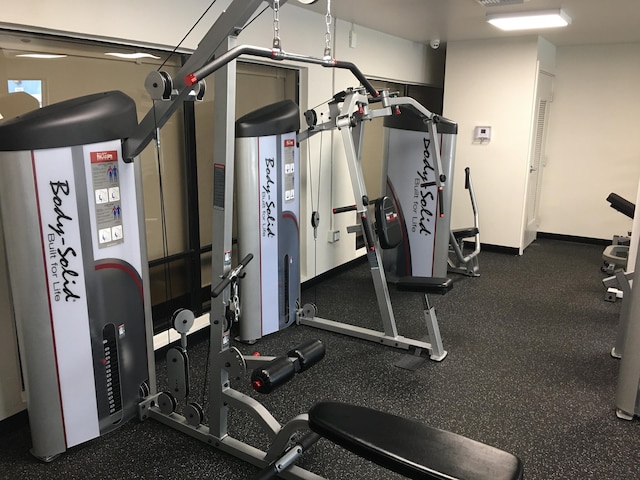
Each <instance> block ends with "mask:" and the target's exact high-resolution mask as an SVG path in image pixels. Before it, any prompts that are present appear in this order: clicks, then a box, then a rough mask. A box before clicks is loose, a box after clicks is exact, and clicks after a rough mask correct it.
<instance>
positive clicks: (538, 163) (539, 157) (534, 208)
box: [521, 70, 553, 253]
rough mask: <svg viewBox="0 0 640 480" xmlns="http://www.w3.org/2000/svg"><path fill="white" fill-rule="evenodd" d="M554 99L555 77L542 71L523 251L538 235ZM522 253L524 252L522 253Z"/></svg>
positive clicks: (530, 158)
mask: <svg viewBox="0 0 640 480" xmlns="http://www.w3.org/2000/svg"><path fill="white" fill-rule="evenodd" d="M552 98H553V75H551V74H550V73H547V72H544V71H542V70H541V71H540V72H539V73H538V88H537V91H536V110H535V112H534V117H533V118H534V124H533V132H532V134H533V137H532V146H531V151H530V154H529V174H528V178H527V198H526V200H525V227H524V235H523V241H522V250H524V249H525V248H527V247H528V246H529V245H530V244H531V242H533V241H534V240H535V239H536V235H537V233H538V225H539V223H540V222H539V220H538V206H539V205H540V190H541V187H542V170H543V167H544V159H545V143H546V142H545V140H546V137H547V128H546V126H547V119H548V118H549V104H550V103H551V101H552ZM521 253H522V252H521Z"/></svg>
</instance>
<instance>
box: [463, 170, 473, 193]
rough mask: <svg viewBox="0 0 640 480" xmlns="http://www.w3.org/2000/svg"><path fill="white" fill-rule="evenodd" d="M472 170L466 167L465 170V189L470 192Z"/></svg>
mask: <svg viewBox="0 0 640 480" xmlns="http://www.w3.org/2000/svg"><path fill="white" fill-rule="evenodd" d="M470 172H471V170H470V169H469V167H466V168H465V169H464V188H465V190H469V174H470Z"/></svg>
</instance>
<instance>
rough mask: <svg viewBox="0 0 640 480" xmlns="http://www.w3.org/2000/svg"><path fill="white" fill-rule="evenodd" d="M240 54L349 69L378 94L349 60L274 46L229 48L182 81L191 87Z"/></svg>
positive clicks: (371, 92) (375, 95)
mask: <svg viewBox="0 0 640 480" xmlns="http://www.w3.org/2000/svg"><path fill="white" fill-rule="evenodd" d="M240 55H253V56H255V57H263V58H271V59H273V60H293V61H297V62H303V63H313V64H316V65H322V66H323V67H331V68H343V69H346V70H349V71H350V72H351V73H353V75H354V76H355V77H356V78H357V79H358V81H359V82H360V83H361V84H362V86H363V87H364V88H365V89H366V90H367V92H369V94H371V96H372V97H377V96H378V91H377V90H376V89H375V88H374V87H373V85H371V82H369V80H367V78H366V77H365V76H364V75H363V73H362V72H361V71H360V69H358V67H357V66H356V65H355V64H353V63H351V62H342V61H338V60H336V59H334V58H330V59H323V58H316V57H310V56H307V55H300V54H297V53H287V52H284V51H282V50H278V49H275V48H264V47H254V46H251V45H238V46H237V47H234V48H232V49H231V50H228V51H226V52H225V53H223V54H222V55H220V56H219V57H218V58H216V59H214V60H212V61H211V62H209V63H207V64H206V65H204V66H203V67H200V68H199V69H197V70H195V71H194V72H192V73H189V74H187V75H185V77H184V83H185V85H187V86H188V87H192V86H193V85H195V84H196V83H198V82H199V81H200V80H202V79H204V78H205V77H207V76H208V75H211V74H212V73H213V72H215V71H216V70H218V69H219V68H220V67H223V66H224V65H226V64H227V63H229V62H231V61H233V60H235V59H236V58H238V57H239V56H240Z"/></svg>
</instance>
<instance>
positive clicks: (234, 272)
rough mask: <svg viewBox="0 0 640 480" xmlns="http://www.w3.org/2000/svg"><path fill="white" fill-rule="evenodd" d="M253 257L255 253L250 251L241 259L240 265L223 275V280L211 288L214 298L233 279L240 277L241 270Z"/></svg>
mask: <svg viewBox="0 0 640 480" xmlns="http://www.w3.org/2000/svg"><path fill="white" fill-rule="evenodd" d="M252 259H253V253H248V254H247V255H246V256H245V257H244V258H243V259H242V260H240V263H239V264H238V266H237V267H236V268H234V269H233V270H230V271H229V272H228V273H226V274H225V275H224V276H223V277H222V281H221V282H220V283H219V284H218V285H216V286H215V287H213V288H212V289H211V296H212V297H213V298H216V297H217V296H218V295H220V294H221V293H222V292H223V291H224V289H225V288H227V286H228V285H229V284H230V283H231V282H232V281H234V280H236V279H237V278H238V276H239V275H240V272H242V270H243V269H244V267H246V266H247V264H248V263H249V262H250V261H251V260H252Z"/></svg>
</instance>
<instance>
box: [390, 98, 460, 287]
mask: <svg viewBox="0 0 640 480" xmlns="http://www.w3.org/2000/svg"><path fill="white" fill-rule="evenodd" d="M437 131H438V135H439V137H440V138H439V140H440V159H441V162H442V169H443V172H441V173H443V174H444V175H446V183H445V185H446V186H445V189H444V191H443V195H442V198H443V205H438V194H437V187H436V186H435V185H430V186H421V184H424V183H432V182H435V180H436V177H435V158H432V155H431V153H430V150H429V145H430V142H431V139H430V138H429V131H428V128H427V125H426V124H425V123H424V121H423V118H422V117H420V116H419V115H417V114H416V113H414V112H413V111H411V110H410V109H405V110H403V113H402V115H395V116H392V117H385V119H384V136H385V152H384V156H383V172H385V173H386V182H385V185H383V188H382V191H383V192H386V195H387V196H388V197H389V198H391V199H392V200H393V202H394V203H395V206H396V209H397V211H398V215H399V216H400V224H401V226H402V242H401V243H400V245H399V246H398V247H397V248H394V249H389V250H383V255H382V258H383V263H384V267H385V271H386V273H387V278H388V279H389V280H390V281H395V280H396V279H397V278H400V277H407V276H414V277H446V276H447V256H448V251H449V228H450V224H451V198H452V188H451V187H452V185H453V171H454V162H455V147H456V137H457V133H458V125H457V124H456V123H453V122H451V121H449V120H446V119H444V118H441V119H440V121H439V122H438V123H437ZM383 175H384V173H383ZM439 212H444V217H442V218H440V217H439V215H438V214H439Z"/></svg>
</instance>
